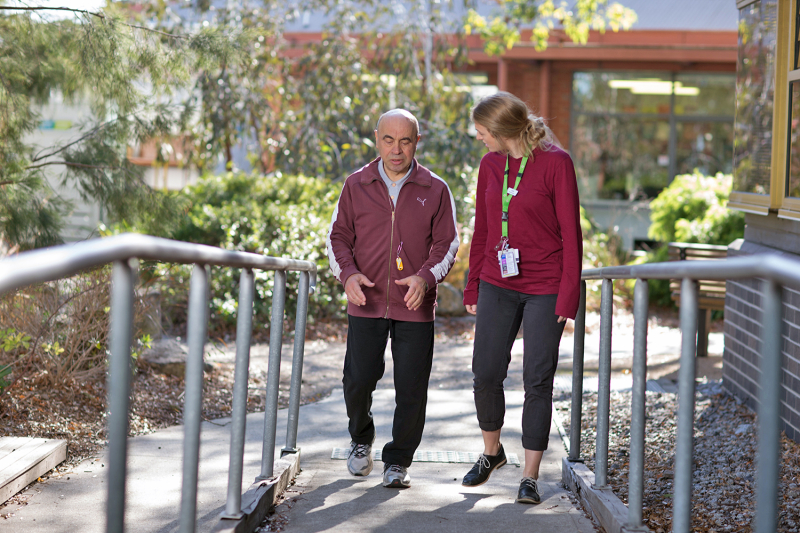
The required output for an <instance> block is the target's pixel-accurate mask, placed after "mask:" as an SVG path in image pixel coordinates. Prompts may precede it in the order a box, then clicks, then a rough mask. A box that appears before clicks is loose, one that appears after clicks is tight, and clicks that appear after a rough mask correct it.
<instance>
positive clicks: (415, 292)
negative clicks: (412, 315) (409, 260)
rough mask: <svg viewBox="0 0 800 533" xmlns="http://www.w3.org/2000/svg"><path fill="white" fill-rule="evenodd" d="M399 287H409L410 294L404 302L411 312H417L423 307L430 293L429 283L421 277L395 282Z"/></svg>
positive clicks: (407, 294)
mask: <svg viewBox="0 0 800 533" xmlns="http://www.w3.org/2000/svg"><path fill="white" fill-rule="evenodd" d="M395 283H396V284H398V285H407V286H408V292H406V297H405V298H403V301H404V302H405V303H406V307H408V308H409V309H410V310H411V311H416V310H417V309H418V308H419V306H420V305H422V299H423V298H425V293H426V292H428V283H427V282H426V281H425V280H424V279H422V278H421V277H419V276H409V277H407V278H403V279H398V280H395Z"/></svg>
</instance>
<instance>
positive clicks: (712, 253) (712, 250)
mask: <svg viewBox="0 0 800 533" xmlns="http://www.w3.org/2000/svg"><path fill="white" fill-rule="evenodd" d="M668 251H669V260H670V261H692V260H698V259H700V260H702V259H725V258H726V257H728V247H727V246H717V245H714V244H693V243H687V242H671V243H669V245H668ZM697 285H698V287H697V289H698V290H697V303H698V308H699V309H698V311H699V312H698V314H697V356H698V357H705V356H707V355H708V330H709V327H710V326H711V311H714V310H720V311H721V310H724V309H725V282H724V281H719V280H698V282H697ZM669 288H670V293H671V296H672V300H673V301H674V302H675V303H676V304H677V305H678V307H680V305H681V280H679V279H673V280H670V282H669Z"/></svg>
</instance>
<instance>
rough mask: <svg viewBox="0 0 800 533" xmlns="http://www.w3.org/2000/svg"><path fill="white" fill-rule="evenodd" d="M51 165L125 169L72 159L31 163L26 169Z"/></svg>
mask: <svg viewBox="0 0 800 533" xmlns="http://www.w3.org/2000/svg"><path fill="white" fill-rule="evenodd" d="M51 165H64V166H67V167H77V168H96V169H100V170H124V167H115V166H111V165H86V164H83V163H72V162H70V161H46V162H44V163H39V164H38V165H31V166H29V167H25V170H33V169H36V168H42V167H48V166H51Z"/></svg>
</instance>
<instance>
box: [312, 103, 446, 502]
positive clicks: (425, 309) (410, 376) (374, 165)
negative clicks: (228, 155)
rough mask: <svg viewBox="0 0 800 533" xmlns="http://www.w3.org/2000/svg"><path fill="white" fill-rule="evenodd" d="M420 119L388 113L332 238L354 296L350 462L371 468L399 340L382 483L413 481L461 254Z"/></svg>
mask: <svg viewBox="0 0 800 533" xmlns="http://www.w3.org/2000/svg"><path fill="white" fill-rule="evenodd" d="M419 139H420V135H419V123H418V122H417V119H416V117H414V115H412V114H411V113H409V112H408V111H406V110H404V109H393V110H391V111H388V112H386V113H384V114H383V115H381V117H380V119H378V124H377V127H376V129H375V142H376V146H377V149H378V156H379V157H378V158H377V159H375V160H374V161H372V162H371V163H369V164H368V165H366V166H364V167H363V168H361V169H360V170H358V171H356V172H354V173H353V174H351V175H350V176H349V177H348V178H347V180H346V181H345V184H344V188H343V189H342V194H341V196H340V197H339V202H338V204H337V206H336V209H335V211H334V212H333V219H332V220H331V226H330V231H329V233H328V239H327V252H328V258H329V259H330V265H331V270H332V271H333V273H334V275H335V276H336V278H337V279H338V280H339V281H340V282H341V283H342V284H343V285H344V291H345V294H346V295H347V302H348V304H347V317H348V327H349V329H348V332H347V351H346V353H345V358H344V377H343V379H342V383H343V386H344V398H345V403H346V405H347V416H348V418H349V426H348V427H349V430H350V438H351V439H352V442H351V443H350V453H349V456H348V459H347V468H348V470H349V471H350V473H351V474H352V475H354V476H366V475H368V474H369V473H370V472H371V471H372V466H373V459H372V443H373V441H374V440H375V423H374V421H373V418H372V413H371V411H370V409H371V407H372V393H373V391H374V390H375V386H376V385H377V383H378V380H380V378H381V377H382V376H383V371H384V360H383V354H384V352H385V351H386V343H387V340H388V339H389V338H391V339H392V360H393V361H394V386H395V411H394V421H393V424H392V440H391V441H390V442H388V443H387V444H386V445H385V446H384V447H383V455H382V460H383V463H384V467H383V485H384V486H385V487H393V488H405V487H408V486H410V485H411V477H410V476H409V475H408V467H409V466H411V462H412V459H413V457H414V452H415V451H416V449H417V446H419V443H420V440H421V439H422V429H423V426H424V424H425V406H426V404H427V397H428V396H427V395H428V379H429V378H430V374H431V362H432V359H433V319H434V306H435V304H436V285H437V284H438V283H439V282H441V281H442V280H443V279H444V277H445V276H446V275H447V273H448V272H449V271H450V268H452V266H453V263H454V261H455V257H456V253H457V252H458V232H457V231H456V216H455V204H454V203H453V197H452V195H451V194H450V189H449V188H448V186H447V183H445V181H444V180H443V179H442V178H440V177H439V176H437V175H436V174H434V173H433V172H431V171H430V170H428V169H427V168H425V167H423V166H422V165H420V164H419V163H418V162H417V161H416V159H415V158H414V154H415V153H416V150H417V143H418V142H419Z"/></svg>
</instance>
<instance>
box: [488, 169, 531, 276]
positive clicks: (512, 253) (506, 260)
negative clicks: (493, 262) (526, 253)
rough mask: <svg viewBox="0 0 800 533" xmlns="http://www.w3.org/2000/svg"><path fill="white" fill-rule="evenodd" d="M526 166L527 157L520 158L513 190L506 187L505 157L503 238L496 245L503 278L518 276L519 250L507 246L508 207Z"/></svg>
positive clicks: (515, 193)
mask: <svg viewBox="0 0 800 533" xmlns="http://www.w3.org/2000/svg"><path fill="white" fill-rule="evenodd" d="M527 164H528V157H527V156H525V157H523V158H522V162H521V163H520V165H519V172H517V182H516V183H515V184H514V188H513V189H512V188H511V187H509V186H508V156H506V170H505V172H504V173H503V198H502V201H503V211H502V226H503V238H502V239H500V242H499V243H498V244H497V246H496V247H495V249H496V250H497V262H498V263H500V274H501V275H502V276H503V277H504V278H510V277H511V276H516V275H518V274H519V250H518V249H516V248H510V247H509V246H508V206H509V204H510V203H511V198H513V197H515V196H516V195H517V191H518V189H519V182H520V180H522V173H523V172H525V165H527Z"/></svg>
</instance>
